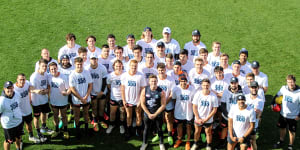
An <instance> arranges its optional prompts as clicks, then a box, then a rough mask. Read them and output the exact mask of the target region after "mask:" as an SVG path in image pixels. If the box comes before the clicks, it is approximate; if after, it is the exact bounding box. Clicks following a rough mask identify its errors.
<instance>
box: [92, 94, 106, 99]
mask: <svg viewBox="0 0 300 150" xmlns="http://www.w3.org/2000/svg"><path fill="white" fill-rule="evenodd" d="M91 99H92V100H105V99H106V96H105V94H103V95H102V96H101V97H100V98H97V96H96V95H91Z"/></svg>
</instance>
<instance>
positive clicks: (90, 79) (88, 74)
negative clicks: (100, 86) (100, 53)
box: [85, 70, 93, 84]
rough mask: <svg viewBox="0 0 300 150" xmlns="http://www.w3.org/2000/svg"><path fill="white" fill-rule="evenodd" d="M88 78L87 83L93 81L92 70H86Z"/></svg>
mask: <svg viewBox="0 0 300 150" xmlns="http://www.w3.org/2000/svg"><path fill="white" fill-rule="evenodd" d="M85 76H86V80H87V83H88V84H90V83H93V79H92V76H91V74H90V71H88V70H86V74H85Z"/></svg>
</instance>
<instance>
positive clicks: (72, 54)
mask: <svg viewBox="0 0 300 150" xmlns="http://www.w3.org/2000/svg"><path fill="white" fill-rule="evenodd" d="M80 47H81V46H80V45H77V44H75V46H74V47H73V48H69V47H68V46H67V45H65V46H63V47H62V48H60V49H59V51H58V59H60V57H61V56H62V55H64V54H67V55H68V56H69V58H70V62H71V64H73V62H74V58H75V57H76V56H78V48H80Z"/></svg>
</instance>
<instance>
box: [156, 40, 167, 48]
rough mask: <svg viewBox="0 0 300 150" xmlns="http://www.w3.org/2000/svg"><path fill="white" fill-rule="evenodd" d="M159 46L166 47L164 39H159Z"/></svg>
mask: <svg viewBox="0 0 300 150" xmlns="http://www.w3.org/2000/svg"><path fill="white" fill-rule="evenodd" d="M157 47H165V43H164V42H162V41H159V42H158V43H157Z"/></svg>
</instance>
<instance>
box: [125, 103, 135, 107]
mask: <svg viewBox="0 0 300 150" xmlns="http://www.w3.org/2000/svg"><path fill="white" fill-rule="evenodd" d="M126 106H127V107H132V108H136V105H133V104H129V103H126Z"/></svg>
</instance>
